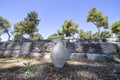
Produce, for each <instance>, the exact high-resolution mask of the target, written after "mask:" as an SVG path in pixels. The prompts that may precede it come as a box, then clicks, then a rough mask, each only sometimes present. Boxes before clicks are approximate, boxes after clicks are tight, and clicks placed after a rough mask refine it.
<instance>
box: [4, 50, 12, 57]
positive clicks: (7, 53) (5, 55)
mask: <svg viewBox="0 0 120 80" xmlns="http://www.w3.org/2000/svg"><path fill="white" fill-rule="evenodd" d="M3 56H4V57H10V56H11V50H6V51H5V52H4V54H3Z"/></svg>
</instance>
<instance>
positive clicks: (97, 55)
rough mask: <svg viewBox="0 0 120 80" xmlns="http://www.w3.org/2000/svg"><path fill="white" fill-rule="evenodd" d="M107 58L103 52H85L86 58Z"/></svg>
mask: <svg viewBox="0 0 120 80" xmlns="http://www.w3.org/2000/svg"><path fill="white" fill-rule="evenodd" d="M107 58H110V57H109V55H105V54H97V53H94V54H91V53H87V59H92V60H105V59H107Z"/></svg>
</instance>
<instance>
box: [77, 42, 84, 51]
mask: <svg viewBox="0 0 120 80" xmlns="http://www.w3.org/2000/svg"><path fill="white" fill-rule="evenodd" d="M75 51H76V52H79V53H81V52H84V46H83V45H82V44H81V43H80V42H75Z"/></svg>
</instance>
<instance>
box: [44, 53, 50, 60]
mask: <svg viewBox="0 0 120 80" xmlns="http://www.w3.org/2000/svg"><path fill="white" fill-rule="evenodd" d="M44 59H45V60H51V53H47V52H46V53H45V54H44Z"/></svg>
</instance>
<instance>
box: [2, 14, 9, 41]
mask: <svg viewBox="0 0 120 80" xmlns="http://www.w3.org/2000/svg"><path fill="white" fill-rule="evenodd" d="M10 27H11V24H10V23H9V22H8V21H7V20H6V19H5V18H3V17H2V16H0V35H1V34H3V33H7V35H8V40H9V39H10V34H9V28H10Z"/></svg>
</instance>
